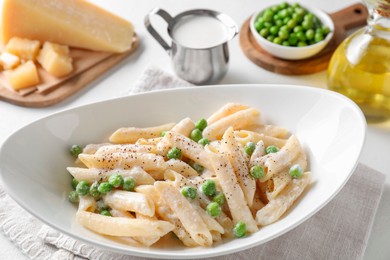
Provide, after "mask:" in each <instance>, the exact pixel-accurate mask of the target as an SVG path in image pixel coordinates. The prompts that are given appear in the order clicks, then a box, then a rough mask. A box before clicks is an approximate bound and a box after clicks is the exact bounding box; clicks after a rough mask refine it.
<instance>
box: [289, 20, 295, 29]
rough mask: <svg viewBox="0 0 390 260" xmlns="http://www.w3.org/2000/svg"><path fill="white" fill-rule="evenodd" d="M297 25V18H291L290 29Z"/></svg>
mask: <svg viewBox="0 0 390 260" xmlns="http://www.w3.org/2000/svg"><path fill="white" fill-rule="evenodd" d="M296 25H297V22H296V21H295V20H289V21H288V22H287V27H288V28H290V29H294V27H295V26H296Z"/></svg>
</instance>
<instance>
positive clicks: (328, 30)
mask: <svg viewBox="0 0 390 260" xmlns="http://www.w3.org/2000/svg"><path fill="white" fill-rule="evenodd" d="M321 29H322V33H323V34H324V35H327V34H328V33H330V28H329V27H328V26H325V25H324V26H322V28H321Z"/></svg>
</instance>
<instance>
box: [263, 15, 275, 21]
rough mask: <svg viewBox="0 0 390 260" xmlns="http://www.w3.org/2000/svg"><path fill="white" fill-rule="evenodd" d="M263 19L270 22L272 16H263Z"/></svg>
mask: <svg viewBox="0 0 390 260" xmlns="http://www.w3.org/2000/svg"><path fill="white" fill-rule="evenodd" d="M263 18H264V21H265V22H272V19H273V15H272V14H264V15H263Z"/></svg>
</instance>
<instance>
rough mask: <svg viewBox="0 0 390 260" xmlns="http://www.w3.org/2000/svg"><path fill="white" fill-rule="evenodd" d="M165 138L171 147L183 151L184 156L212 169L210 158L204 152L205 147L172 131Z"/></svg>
mask: <svg viewBox="0 0 390 260" xmlns="http://www.w3.org/2000/svg"><path fill="white" fill-rule="evenodd" d="M165 137H166V138H167V141H168V142H169V144H170V146H171V147H177V148H179V149H180V150H181V153H182V155H183V156H185V157H187V158H188V159H191V160H193V161H194V162H196V163H199V164H200V165H202V166H203V167H206V168H207V169H211V165H210V162H209V158H208V155H207V153H206V151H205V150H204V147H203V145H201V144H198V143H197V142H194V141H193V140H191V139H190V138H188V137H186V136H184V135H182V134H178V133H175V132H171V131H169V132H167V133H166V134H165Z"/></svg>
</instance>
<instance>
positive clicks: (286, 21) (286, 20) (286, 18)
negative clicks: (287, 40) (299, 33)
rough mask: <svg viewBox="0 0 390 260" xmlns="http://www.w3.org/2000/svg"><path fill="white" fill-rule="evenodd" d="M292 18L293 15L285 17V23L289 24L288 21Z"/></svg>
mask: <svg viewBox="0 0 390 260" xmlns="http://www.w3.org/2000/svg"><path fill="white" fill-rule="evenodd" d="M290 20H291V17H290V16H287V17H285V18H283V23H284V24H285V25H287V23H288V22H289V21H290Z"/></svg>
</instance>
